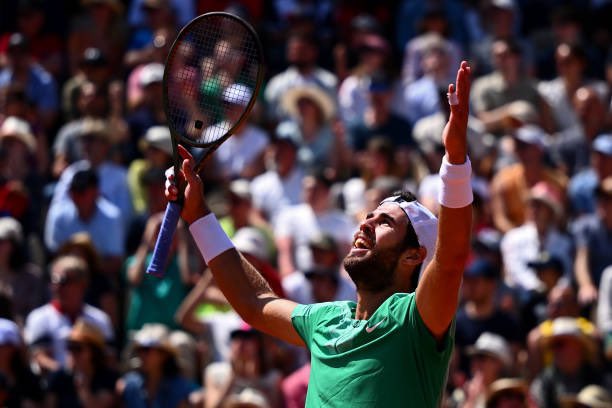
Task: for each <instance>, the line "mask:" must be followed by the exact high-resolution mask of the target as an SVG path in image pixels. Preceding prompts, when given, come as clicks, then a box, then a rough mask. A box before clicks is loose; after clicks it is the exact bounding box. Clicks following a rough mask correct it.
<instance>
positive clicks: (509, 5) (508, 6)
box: [491, 0, 516, 10]
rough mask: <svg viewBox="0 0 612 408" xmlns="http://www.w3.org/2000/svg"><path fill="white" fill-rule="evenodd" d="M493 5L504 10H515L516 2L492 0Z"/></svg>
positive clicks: (511, 0) (512, 0)
mask: <svg viewBox="0 0 612 408" xmlns="http://www.w3.org/2000/svg"><path fill="white" fill-rule="evenodd" d="M491 5H492V6H493V7H497V8H500V9H504V10H515V9H516V5H515V4H514V0H491Z"/></svg>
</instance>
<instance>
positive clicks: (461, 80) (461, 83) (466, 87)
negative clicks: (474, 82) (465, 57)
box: [457, 61, 472, 104]
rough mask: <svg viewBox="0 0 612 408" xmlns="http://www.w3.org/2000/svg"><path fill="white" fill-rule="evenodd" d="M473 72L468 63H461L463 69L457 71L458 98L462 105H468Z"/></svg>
mask: <svg viewBox="0 0 612 408" xmlns="http://www.w3.org/2000/svg"><path fill="white" fill-rule="evenodd" d="M471 71H472V69H471V68H470V66H469V65H468V63H467V62H466V61H463V62H461V67H460V68H459V70H458V71H457V97H458V99H459V102H460V103H462V104H464V103H465V104H467V103H468V100H469V97H470V75H471Z"/></svg>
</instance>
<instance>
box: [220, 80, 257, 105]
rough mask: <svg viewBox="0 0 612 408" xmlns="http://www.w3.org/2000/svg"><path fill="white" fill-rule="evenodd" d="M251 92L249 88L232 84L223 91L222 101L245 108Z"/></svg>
mask: <svg viewBox="0 0 612 408" xmlns="http://www.w3.org/2000/svg"><path fill="white" fill-rule="evenodd" d="M252 95H253V92H252V91H251V88H249V87H248V86H246V85H242V84H232V85H230V86H228V87H227V88H225V91H223V100H224V101H225V102H229V103H232V104H234V105H242V106H247V105H248V104H249V101H250V100H251V96H252Z"/></svg>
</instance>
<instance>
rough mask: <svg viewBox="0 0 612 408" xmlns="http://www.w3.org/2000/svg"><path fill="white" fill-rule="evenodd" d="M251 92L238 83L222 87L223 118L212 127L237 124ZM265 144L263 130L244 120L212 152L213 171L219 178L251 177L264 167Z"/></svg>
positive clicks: (266, 137) (227, 127)
mask: <svg viewBox="0 0 612 408" xmlns="http://www.w3.org/2000/svg"><path fill="white" fill-rule="evenodd" d="M251 94H252V90H251V89H249V88H248V87H246V86H244V85H241V84H232V85H230V86H228V87H227V88H225V90H224V91H223V98H222V99H223V101H224V107H225V109H224V112H225V117H224V119H223V121H222V122H221V123H216V124H214V125H213V126H212V129H215V128H217V129H218V128H222V129H229V128H230V127H231V126H233V125H234V124H236V123H238V121H239V120H240V117H241V115H243V113H244V109H245V107H246V105H247V104H248V103H249V100H250V99H251ZM213 131H214V130H213ZM204 132H206V130H205V131H204ZM267 145H268V136H267V135H266V133H265V132H264V131H263V130H262V129H260V128H259V127H257V126H255V125H252V124H251V123H249V122H248V120H247V122H245V123H243V124H241V125H240V126H239V127H238V128H237V129H236V130H235V131H234V132H233V135H232V137H231V138H229V139H228V140H227V141H226V142H224V143H223V144H222V145H221V146H219V149H217V151H216V152H215V154H214V156H213V158H214V162H215V166H214V170H215V173H216V174H217V176H218V177H219V178H220V179H221V180H222V181H227V180H233V179H236V178H247V179H252V178H253V177H255V176H256V175H258V174H260V173H262V172H263V170H264V151H265V149H266V146H267Z"/></svg>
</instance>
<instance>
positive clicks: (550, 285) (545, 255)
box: [521, 251, 572, 330]
mask: <svg viewBox="0 0 612 408" xmlns="http://www.w3.org/2000/svg"><path fill="white" fill-rule="evenodd" d="M527 267H528V268H531V269H532V270H533V271H535V274H536V276H537V278H538V280H539V281H540V282H541V284H542V285H541V287H540V290H539V291H536V292H533V295H532V297H531V299H530V302H528V303H527V304H523V305H522V306H523V307H522V311H521V316H522V321H523V327H525V328H527V329H528V330H530V329H531V328H532V327H534V326H536V325H537V324H538V323H541V322H542V321H543V320H546V307H547V302H548V295H549V294H550V292H551V291H552V290H553V289H554V288H555V287H557V286H567V285H569V284H570V283H571V282H572V279H571V277H570V276H568V275H567V274H566V273H565V265H563V261H562V259H561V258H560V257H559V256H558V255H555V254H550V253H549V252H547V251H542V252H541V253H539V254H538V255H537V257H536V258H534V259H532V260H530V261H528V262H527Z"/></svg>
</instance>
